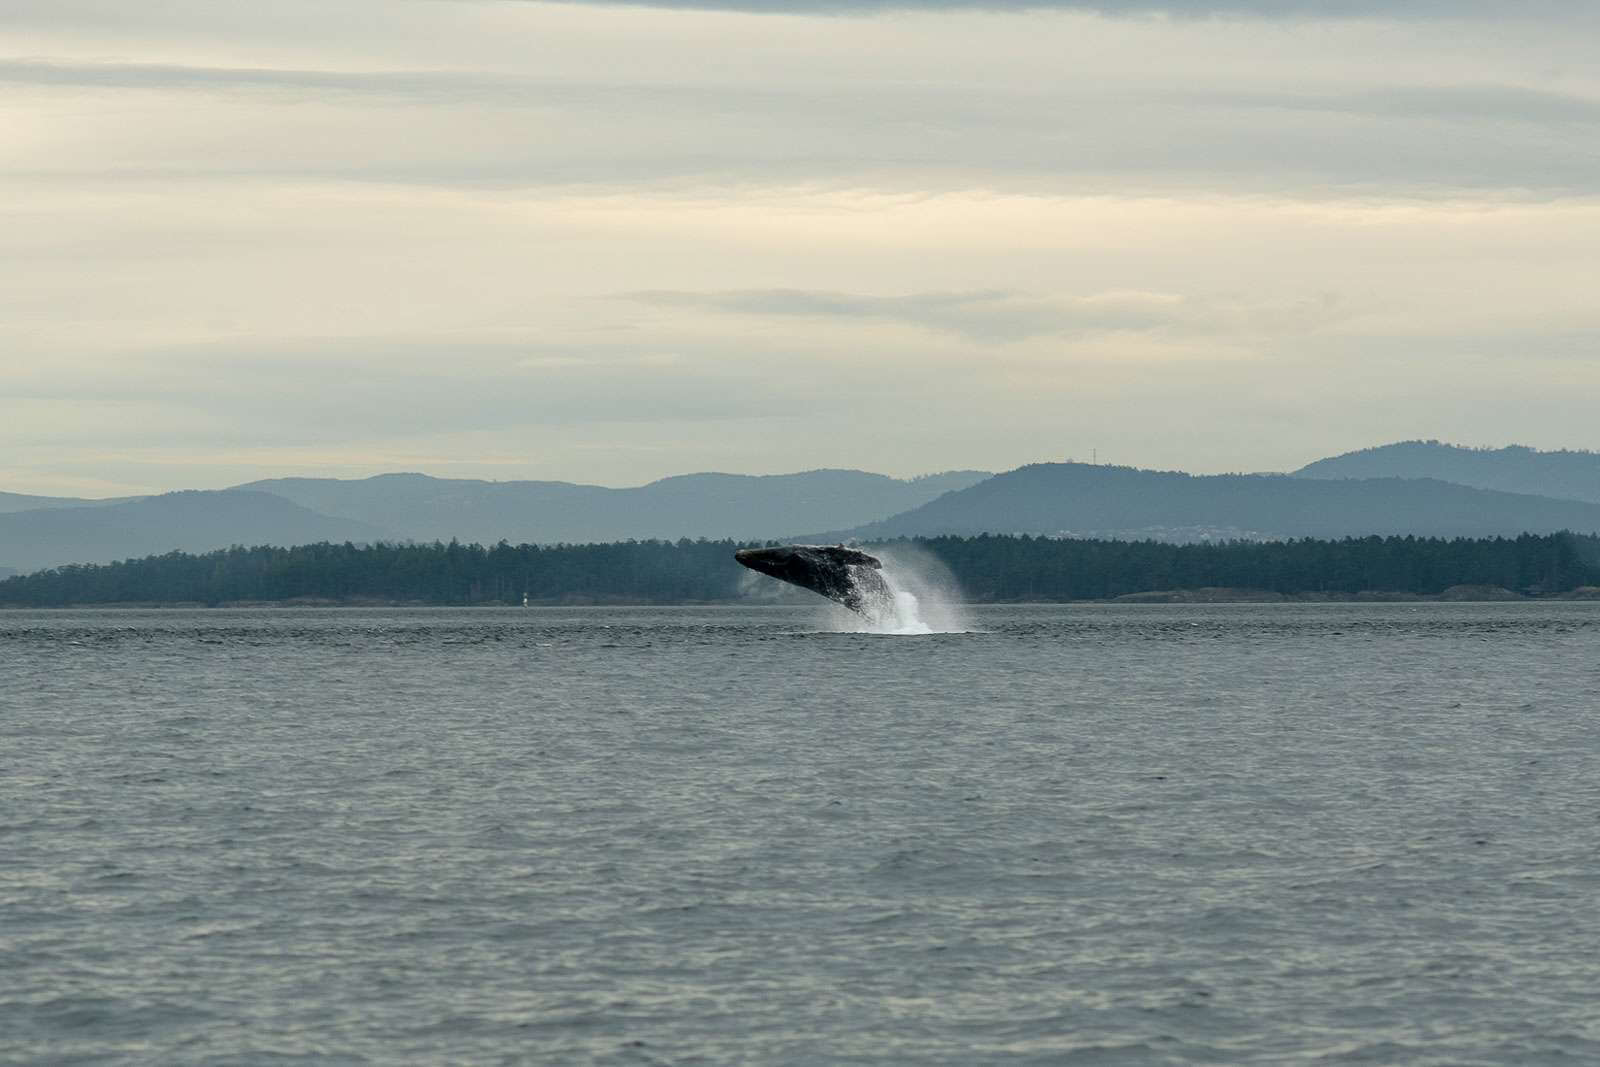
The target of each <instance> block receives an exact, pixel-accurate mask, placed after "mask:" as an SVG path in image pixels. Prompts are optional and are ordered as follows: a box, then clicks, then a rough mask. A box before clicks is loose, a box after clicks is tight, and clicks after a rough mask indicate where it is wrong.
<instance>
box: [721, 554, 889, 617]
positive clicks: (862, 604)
mask: <svg viewBox="0 0 1600 1067" xmlns="http://www.w3.org/2000/svg"><path fill="white" fill-rule="evenodd" d="M733 558H734V559H736V560H738V561H739V562H740V563H741V564H743V565H744V566H746V567H749V568H750V569H751V570H753V571H758V572H760V573H761V574H765V575H767V576H768V577H769V578H776V579H778V580H779V581H780V582H788V583H789V584H790V585H798V586H799V587H800V588H802V589H809V590H811V591H812V592H813V593H818V594H820V595H822V596H825V597H827V598H828V599H829V600H832V601H835V602H836V603H839V604H843V605H844V606H845V607H847V608H849V609H850V610H851V611H853V612H855V613H856V614H858V615H863V616H866V617H867V618H871V617H873V615H874V613H875V612H876V611H877V610H879V609H880V608H881V606H882V605H884V604H887V603H889V602H891V601H893V599H894V595H893V594H892V593H891V592H890V591H889V585H888V583H887V582H885V581H884V580H883V575H881V574H879V573H878V572H879V571H880V570H882V569H883V563H882V562H881V561H880V560H878V558H877V557H875V556H870V555H868V554H867V553H865V552H862V551H861V550H859V549H855V548H845V547H844V546H843V545H785V546H783V547H782V548H741V549H740V550H739V551H737V552H735V553H734V554H733Z"/></svg>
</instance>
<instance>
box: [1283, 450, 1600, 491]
mask: <svg viewBox="0 0 1600 1067" xmlns="http://www.w3.org/2000/svg"><path fill="white" fill-rule="evenodd" d="M1294 473H1295V476H1296V477H1298V478H1437V479H1438V480H1440V481H1444V482H1455V483H1456V484H1457V485H1470V486H1473V487H1475V488H1478V489H1498V490H1500V491H1502V492H1507V493H1531V494H1533V495H1535V496H1548V497H1557V498H1561V499H1566V500H1586V501H1589V502H1590V503H1600V452H1573V451H1566V450H1563V451H1558V452H1541V451H1539V450H1538V449H1534V448H1524V447H1523V446H1521V445H1510V446H1508V447H1506V448H1463V447H1461V446H1460V445H1448V444H1442V443H1441V442H1439V441H1400V442H1398V443H1396V444H1392V445H1380V446H1378V447H1377V448H1363V449H1361V450H1359V451H1356V452H1346V453H1344V454H1343V455H1340V456H1332V457H1329V458H1328V459H1319V460H1317V461H1316V462H1315V463H1309V464H1307V465H1306V466H1304V467H1301V468H1300V469H1299V470H1297V471H1295V472H1294Z"/></svg>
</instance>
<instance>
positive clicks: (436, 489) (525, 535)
mask: <svg viewBox="0 0 1600 1067" xmlns="http://www.w3.org/2000/svg"><path fill="white" fill-rule="evenodd" d="M987 477H989V475H988V473H987V472H984V471H952V472H947V473H944V474H931V475H928V476H926V477H923V478H913V479H898V478H890V477H887V476H885V475H882V474H868V473H866V472H864V471H853V470H815V471H805V472H803V473H799V474H771V475H760V476H756V475H744V474H685V475H680V476H677V477H672V478H663V479H661V480H660V481H656V482H651V483H650V484H648V485H643V486H639V487H637V488H630V489H610V488H606V487H603V486H598V485H575V484H573V483H571V482H487V481H477V480H470V479H457V478H432V477H429V476H428V475H425V474H382V475H378V476H376V477H373V478H363V479H358V480H341V479H334V478H275V479H270V480H267V481H259V482H251V483H249V484H248V485H242V486H239V487H238V488H240V489H245V490H252V491H258V492H265V493H272V494H274V495H277V496H280V497H283V498H284V499H286V500H290V501H293V502H294V503H296V504H299V505H300V506H301V507H305V508H310V509H312V510H313V511H317V512H321V513H322V514H324V515H331V516H336V517H339V518H346V519H353V520H356V521H359V522H364V523H368V524H371V525H372V526H376V527H379V528H381V529H383V530H385V531H387V532H388V534H389V536H391V537H398V538H402V539H411V540H417V541H435V540H440V541H448V540H450V539H451V538H452V537H454V538H457V539H459V540H461V541H463V542H472V541H477V542H480V543H483V544H494V543H495V542H497V541H500V540H502V539H503V540H506V541H510V542H512V543H513V544H516V543H521V542H530V543H540V544H553V543H557V542H563V541H565V542H569V543H578V542H588V541H625V540H628V539H630V538H636V539H640V540H644V539H647V538H665V539H671V540H676V539H677V538H680V537H691V538H694V537H708V538H723V537H733V538H738V539H742V540H757V539H764V538H774V537H781V536H783V534H784V533H785V532H787V531H791V530H797V529H807V528H815V527H817V526H854V525H857V524H859V523H863V522H871V521H873V520H875V519H881V518H883V517H885V516H888V515H893V514H896V513H897V512H900V511H905V510H907V509H910V508H914V507H917V506H919V505H921V504H924V503H927V502H928V501H930V500H933V499H934V498H936V497H938V496H939V495H941V494H943V493H945V492H947V491H949V490H952V489H963V488H966V487H968V486H971V485H973V484H975V483H976V482H978V481H980V480H982V479H984V478H987Z"/></svg>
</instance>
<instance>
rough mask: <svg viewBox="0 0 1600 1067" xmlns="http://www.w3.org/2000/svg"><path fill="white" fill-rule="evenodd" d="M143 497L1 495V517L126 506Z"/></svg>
mask: <svg viewBox="0 0 1600 1067" xmlns="http://www.w3.org/2000/svg"><path fill="white" fill-rule="evenodd" d="M142 499H143V497H137V496H119V497H111V498H109V499H106V500H88V499H85V498H83V497H76V496H29V495H28V494H26V493H0V515H14V514H16V513H17V512H19V511H43V510H45V509H46V508H97V507H101V506H103V505H105V504H124V503H127V502H128V501H130V500H142Z"/></svg>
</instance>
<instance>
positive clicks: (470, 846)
mask: <svg viewBox="0 0 1600 1067" xmlns="http://www.w3.org/2000/svg"><path fill="white" fill-rule="evenodd" d="M974 615H975V625H976V626H977V628H978V629H979V630H980V631H981V632H976V633H967V634H943V635H938V634H936V635H931V636H921V637H883V636H872V635H865V634H843V633H826V632H816V631H817V629H818V626H817V617H816V616H815V615H813V614H812V613H811V612H810V611H808V610H804V609H795V608H751V609H739V608H722V609H694V608H684V609H659V610H639V609H612V610H603V609H573V610H555V609H530V610H490V609H480V610H475V611H444V610H432V611H429V610H417V611H389V610H315V611H291V610H264V611H246V610H238V611H232V610H214V611H193V612H189V611H167V612H130V611H62V612H7V613H0V716H3V719H0V723H3V732H0V1060H3V1061H5V1062H15V1063H23V1062H29V1063H31V1062H47V1063H77V1062H105V1063H151V1064H191V1063H192V1064H201V1063H205V1064H210V1063H229V1064H255V1063H279V1062H293V1061H296V1060H301V1061H305V1062H315V1063H319V1064H321V1063H333V1064H336V1063H368V1062H372V1063H447V1062H454V1063H469V1062H470V1063H524V1062H538V1063H586V1062H599V1063H618V1064H635V1063H636V1064H734V1063H853V1064H865V1063H944V1064H969V1063H1086V1064H1098V1063H1128V1064H1162V1063H1221V1064H1240V1063H1282V1062H1289V1061H1295V1060H1300V1059H1306V1060H1312V1059H1318V1058H1321V1059H1325V1060H1326V1061H1328V1062H1334V1063H1438V1064H1446V1063H1448V1064H1471V1063H1485V1064H1504V1063H1518V1064H1541V1063H1552V1064H1554V1063H1561V1064H1573V1063H1594V1062H1600V605H1586V604H1565V605H1549V604H1509V605H1439V604H1430V605H1417V606H1400V605H1374V606H1363V605H1324V606H1310V607H1306V606H1281V605H1280V606H1244V605H1238V606H1223V607H1199V606H1195V607H1155V606H1141V607H1123V608H1111V607H1078V606H1063V607H1036V608H1035V607H1024V608H1017V607H1006V608H993V609H982V610H979V611H977V612H975V613H974Z"/></svg>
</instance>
